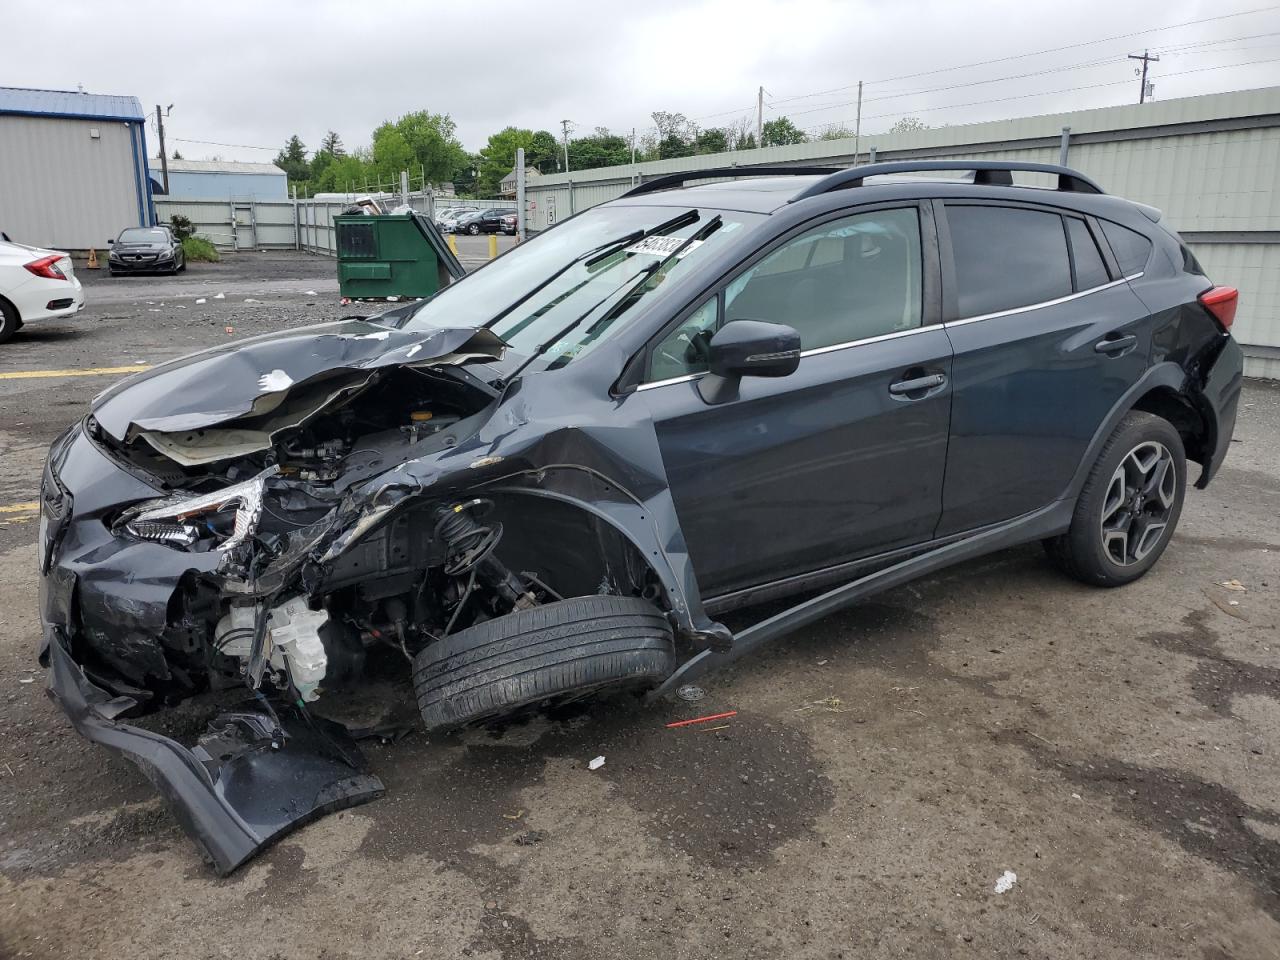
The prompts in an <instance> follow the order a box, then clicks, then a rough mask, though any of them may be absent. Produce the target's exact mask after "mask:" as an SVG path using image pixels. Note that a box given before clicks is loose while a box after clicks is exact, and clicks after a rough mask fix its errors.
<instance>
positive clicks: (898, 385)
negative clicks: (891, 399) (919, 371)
mask: <svg viewBox="0 0 1280 960" xmlns="http://www.w3.org/2000/svg"><path fill="white" fill-rule="evenodd" d="M946 382H947V378H946V377H945V376H944V375H943V374H941V373H931V374H929V375H928V376H927V377H912V378H911V379H910V380H898V381H897V382H895V383H891V384H889V392H890V393H891V394H893V395H894V396H895V397H901V396H906V395H907V394H911V393H923V392H924V391H925V390H932V389H934V388H935V387H940V386H942V385H943V384H944V383H946ZM907 399H909V400H919V399H921V398H920V397H907Z"/></svg>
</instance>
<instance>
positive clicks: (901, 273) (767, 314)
mask: <svg viewBox="0 0 1280 960" xmlns="http://www.w3.org/2000/svg"><path fill="white" fill-rule="evenodd" d="M920 284H921V271H920V218H919V214H918V213H917V212H916V208H915V207H907V208H903V209H899V210H876V211H871V212H868V213H860V214H855V215H854V216H851V217H845V218H843V219H840V220H835V221H832V222H829V223H824V224H823V225H822V226H820V227H816V228H814V229H813V230H809V231H807V232H806V233H802V234H801V235H800V236H798V237H795V238H793V239H791V240H789V241H787V242H786V243H784V244H783V245H782V246H781V247H779V248H778V249H777V250H775V251H774V252H773V253H771V254H769V255H768V256H767V257H765V258H764V259H763V260H761V261H760V262H759V263H758V264H756V265H755V266H754V267H752V268H751V269H750V270H748V271H747V272H746V273H744V274H742V275H741V276H739V277H738V278H737V279H735V280H734V281H732V282H731V283H730V284H729V285H728V286H727V287H726V288H725V295H724V302H725V321H726V322H728V321H732V320H766V321H769V322H771V323H784V324H786V325H787V326H790V327H794V328H795V329H796V331H797V332H798V333H799V334H800V345H801V348H802V349H804V350H814V349H817V348H819V347H830V346H834V345H836V344H840V343H851V342H853V341H855V340H865V339H867V338H869V337H878V336H882V335H883V334H886V333H895V332H897V331H900V330H909V329H911V328H912V327H918V326H920V322H921V315H922V313H921V311H922V303H923V300H922V295H921V286H920Z"/></svg>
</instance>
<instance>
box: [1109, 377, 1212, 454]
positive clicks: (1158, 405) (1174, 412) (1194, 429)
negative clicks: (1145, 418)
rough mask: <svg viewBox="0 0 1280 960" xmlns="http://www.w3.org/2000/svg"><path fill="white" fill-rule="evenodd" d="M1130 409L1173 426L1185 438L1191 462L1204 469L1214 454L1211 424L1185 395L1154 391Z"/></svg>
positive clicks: (1165, 388)
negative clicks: (1210, 435)
mask: <svg viewBox="0 0 1280 960" xmlns="http://www.w3.org/2000/svg"><path fill="white" fill-rule="evenodd" d="M1129 409H1130V410H1141V411H1143V412H1145V413H1153V414H1155V415H1156V416H1157V417H1161V418H1162V419H1164V420H1168V421H1169V423H1171V424H1173V427H1174V429H1175V430H1177V431H1178V435H1179V436H1181V437H1182V445H1183V446H1184V447H1185V448H1186V452H1187V459H1188V460H1194V461H1195V462H1196V463H1198V464H1200V465H1201V466H1203V465H1204V463H1205V461H1206V460H1207V459H1208V457H1209V456H1210V455H1211V454H1212V452H1213V450H1212V447H1211V446H1209V443H1208V440H1209V429H1208V424H1206V423H1205V418H1204V416H1203V415H1202V414H1201V413H1200V411H1199V410H1198V409H1196V407H1195V405H1194V404H1193V403H1192V402H1191V400H1190V399H1188V397H1187V396H1186V395H1185V394H1183V393H1179V392H1178V391H1177V390H1174V389H1173V388H1172V387H1168V386H1159V387H1153V388H1152V389H1150V390H1148V391H1147V392H1146V393H1144V394H1143V395H1142V396H1140V397H1138V399H1137V400H1135V401H1134V402H1133V405H1132V406H1131V407H1130V408H1129Z"/></svg>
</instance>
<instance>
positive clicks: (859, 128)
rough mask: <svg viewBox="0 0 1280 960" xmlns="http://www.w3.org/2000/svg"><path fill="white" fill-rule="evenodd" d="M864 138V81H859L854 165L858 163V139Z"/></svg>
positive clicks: (854, 138)
mask: <svg viewBox="0 0 1280 960" xmlns="http://www.w3.org/2000/svg"><path fill="white" fill-rule="evenodd" d="M861 138H862V81H861V80H859V81H858V119H856V120H855V121H853V165H854V166H855V167H856V166H857V165H858V141H859V140H860V139H861Z"/></svg>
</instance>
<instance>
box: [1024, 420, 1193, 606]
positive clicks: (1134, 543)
mask: <svg viewBox="0 0 1280 960" xmlns="http://www.w3.org/2000/svg"><path fill="white" fill-rule="evenodd" d="M1186 490H1187V459H1186V452H1185V450H1184V449H1183V446H1182V437H1180V436H1179V435H1178V431H1177V430H1176V429H1175V428H1174V426H1173V425H1172V424H1171V423H1169V421H1167V420H1164V419H1162V418H1161V417H1157V416H1156V415H1155V414H1151V413H1144V412H1142V411H1139V410H1133V411H1130V412H1129V413H1127V414H1125V416H1124V419H1122V420H1121V421H1120V424H1119V426H1117V427H1116V429H1115V432H1114V433H1112V434H1111V437H1110V438H1109V439H1108V440H1107V442H1106V443H1105V444H1104V445H1103V447H1102V452H1101V453H1100V454H1099V455H1098V460H1097V462H1096V463H1095V464H1094V466H1093V469H1092V470H1091V471H1090V472H1089V477H1088V479H1087V480H1086V481H1085V484H1084V487H1083V489H1081V491H1080V497H1079V499H1078V500H1077V501H1076V508H1075V513H1074V514H1073V515H1072V518H1071V526H1070V528H1068V530H1067V532H1066V533H1064V534H1062V535H1061V536H1058V537H1054V538H1052V539H1049V540H1046V541H1045V542H1044V546H1045V550H1046V551H1047V552H1048V554H1049V557H1050V559H1051V560H1052V561H1053V562H1054V564H1055V565H1056V566H1057V567H1059V568H1060V569H1061V570H1062V571H1063V572H1064V573H1066V574H1068V575H1069V576H1072V577H1074V578H1075V579H1077V580H1080V581H1082V582H1083V583H1088V584H1092V585H1094V586H1099V587H1119V586H1123V585H1124V584H1126V583H1132V582H1133V581H1134V580H1137V579H1138V578H1139V577H1141V576H1142V575H1143V574H1145V573H1146V572H1147V571H1148V570H1150V569H1151V568H1152V567H1153V566H1155V564H1156V561H1157V560H1159V559H1160V555H1161V554H1162V553H1164V550H1165V547H1167V546H1168V545H1169V540H1170V538H1172V536H1173V531H1174V528H1176V527H1177V525H1178V518H1179V517H1180V516H1181V515H1182V501H1183V498H1184V497H1185V495H1186Z"/></svg>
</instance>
